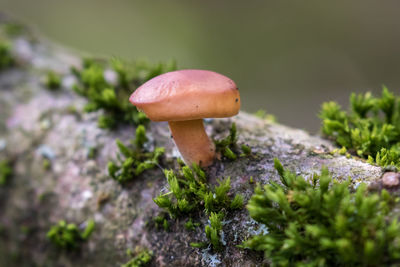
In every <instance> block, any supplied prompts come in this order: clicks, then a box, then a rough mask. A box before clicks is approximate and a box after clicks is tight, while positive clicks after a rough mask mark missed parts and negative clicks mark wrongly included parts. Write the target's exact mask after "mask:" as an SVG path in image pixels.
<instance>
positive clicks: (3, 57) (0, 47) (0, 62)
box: [0, 39, 15, 71]
mask: <svg viewBox="0 0 400 267" xmlns="http://www.w3.org/2000/svg"><path fill="white" fill-rule="evenodd" d="M14 63H15V60H14V57H13V55H12V53H11V45H10V44H9V43H8V42H7V41H4V40H1V39H0V71H2V70H5V69H7V68H9V67H11V66H12V65H13V64H14Z"/></svg>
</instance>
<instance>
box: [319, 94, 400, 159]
mask: <svg viewBox="0 0 400 267" xmlns="http://www.w3.org/2000/svg"><path fill="white" fill-rule="evenodd" d="M350 104H351V109H350V111H349V112H345V111H343V110H342V109H341V107H340V106H339V104H337V103H336V102H327V103H324V104H323V105H322V111H321V114H320V117H321V119H322V132H323V133H324V134H325V135H327V136H328V137H330V138H332V139H333V140H335V141H336V143H337V144H338V145H340V146H342V147H345V148H347V150H348V151H349V152H350V153H353V154H357V155H358V156H360V157H363V158H366V159H368V161H369V162H371V163H373V162H376V163H377V164H379V165H381V166H387V165H395V166H397V167H400V97H396V96H394V95H393V94H392V93H391V92H389V90H388V89H387V88H386V87H384V88H383V91H382V95H381V97H373V96H372V94H371V93H366V94H359V95H356V94H354V93H353V94H352V95H351V96H350Z"/></svg>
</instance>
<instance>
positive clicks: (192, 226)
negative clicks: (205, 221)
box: [185, 218, 200, 231]
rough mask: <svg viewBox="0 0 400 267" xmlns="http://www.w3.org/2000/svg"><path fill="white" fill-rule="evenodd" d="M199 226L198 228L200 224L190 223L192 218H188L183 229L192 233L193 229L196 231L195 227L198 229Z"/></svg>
mask: <svg viewBox="0 0 400 267" xmlns="http://www.w3.org/2000/svg"><path fill="white" fill-rule="evenodd" d="M199 226H200V223H194V222H193V221H192V218H189V220H188V221H187V222H186V223H185V228H186V230H189V231H193V230H194V229H196V227H199Z"/></svg>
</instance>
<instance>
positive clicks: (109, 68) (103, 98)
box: [71, 59, 176, 129]
mask: <svg viewBox="0 0 400 267" xmlns="http://www.w3.org/2000/svg"><path fill="white" fill-rule="evenodd" d="M175 69H176V64H175V63H172V64H171V63H166V64H163V63H160V64H157V65H150V64H140V63H138V62H135V63H127V62H125V61H122V60H118V59H113V60H111V61H110V62H101V61H96V60H94V59H86V60H85V61H84V62H83V67H82V69H81V70H79V69H77V68H72V69H71V71H72V73H73V74H74V75H75V76H76V78H77V79H78V83H77V84H75V86H74V87H73V88H74V90H75V92H76V93H78V94H79V95H81V96H84V97H86V98H87V100H88V103H87V104H86V106H85V111H86V112H93V111H97V110H102V111H103V112H104V114H103V115H101V116H100V117H99V127H101V128H107V129H111V128H115V127H117V126H118V125H120V124H121V123H127V124H135V125H138V124H144V123H146V122H147V118H146V116H145V115H144V114H143V113H139V112H138V111H137V109H136V108H135V107H134V106H133V105H132V104H131V103H129V96H130V95H131V94H132V93H133V92H134V91H135V90H136V88H137V87H138V86H139V85H141V84H142V83H144V82H146V81H147V80H148V79H151V78H152V77H154V76H157V75H159V74H162V73H164V72H168V71H172V70H175ZM108 76H111V77H108ZM114 76H116V77H114Z"/></svg>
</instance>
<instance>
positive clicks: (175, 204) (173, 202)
mask: <svg viewBox="0 0 400 267" xmlns="http://www.w3.org/2000/svg"><path fill="white" fill-rule="evenodd" d="M164 174H165V176H166V178H167V182H168V185H169V189H170V191H169V192H168V193H164V194H161V195H159V196H158V197H156V198H155V199H154V202H155V203H156V204H157V205H158V206H159V207H160V208H163V209H164V210H166V211H167V212H168V213H169V214H170V216H171V218H177V217H181V216H183V215H185V214H192V213H193V212H194V211H198V210H201V209H203V210H204V211H205V212H206V213H211V212H213V211H220V210H221V209H230V208H232V209H235V208H240V205H236V204H235V203H236V202H237V197H235V199H236V200H235V203H234V205H233V206H231V204H232V203H233V202H232V200H231V198H230V197H229V196H228V191H229V190H230V187H231V186H230V182H231V180H230V178H229V177H228V178H226V179H221V180H219V181H218V185H217V186H212V185H209V184H207V183H205V180H204V179H205V174H204V172H203V171H202V170H201V169H199V168H198V166H196V167H194V168H193V170H192V169H190V168H189V167H188V166H184V167H182V169H181V171H180V172H179V173H177V174H176V173H174V171H172V170H165V171H164ZM239 199H240V197H239ZM241 199H242V198H241Z"/></svg>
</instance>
